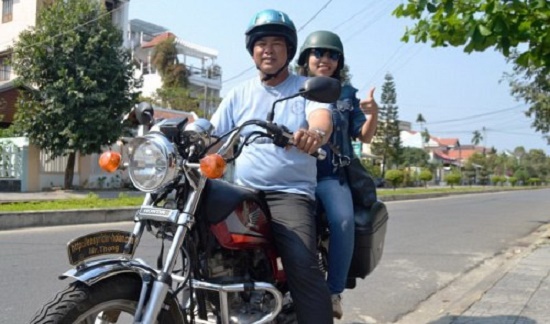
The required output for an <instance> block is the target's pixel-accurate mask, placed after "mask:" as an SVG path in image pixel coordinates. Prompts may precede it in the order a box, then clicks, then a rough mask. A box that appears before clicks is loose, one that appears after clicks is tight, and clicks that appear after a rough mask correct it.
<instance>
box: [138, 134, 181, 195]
mask: <svg viewBox="0 0 550 324" xmlns="http://www.w3.org/2000/svg"><path fill="white" fill-rule="evenodd" d="M131 147H132V150H131V154H130V160H129V165H128V174H129V175H130V180H132V183H133V184H134V186H135V187H136V188H137V189H139V190H141V191H144V192H155V191H157V190H158V189H161V188H163V187H165V186H166V185H167V184H169V183H171V182H172V181H174V180H175V179H176V178H177V177H178V165H179V160H180V157H179V154H178V152H177V150H176V148H175V146H174V144H173V143H171V142H170V141H169V140H168V139H167V138H166V137H164V135H162V134H159V133H149V134H147V135H145V136H141V137H137V138H136V139H134V140H133V141H132V144H131Z"/></svg>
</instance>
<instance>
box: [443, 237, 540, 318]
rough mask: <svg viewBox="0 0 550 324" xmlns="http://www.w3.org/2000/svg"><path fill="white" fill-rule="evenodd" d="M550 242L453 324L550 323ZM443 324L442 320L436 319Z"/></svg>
mask: <svg viewBox="0 0 550 324" xmlns="http://www.w3.org/2000/svg"><path fill="white" fill-rule="evenodd" d="M549 274H550V245H549V244H544V245H541V246H540V247H538V248H537V249H535V250H534V251H533V252H531V253H530V254H529V255H527V256H525V257H523V258H522V259H521V260H520V261H519V262H518V263H517V264H516V265H515V266H514V267H513V268H512V269H511V270H510V271H508V272H507V273H506V274H505V275H504V276H503V277H502V278H501V279H500V280H498V282H497V283H496V284H495V285H494V286H493V287H491V289H489V290H488V291H487V292H486V293H485V294H484V295H483V297H482V298H481V299H480V300H478V301H477V302H475V303H474V304H473V305H472V306H471V307H470V308H469V309H467V310H466V311H465V312H464V313H462V314H461V315H460V316H456V317H455V318H454V319H453V320H452V321H451V322H450V323H452V324H466V323H468V324H475V323H479V324H482V323H483V324H489V323H491V324H505V323H510V324H512V323H514V324H543V323H550V276H549ZM435 323H440V322H435Z"/></svg>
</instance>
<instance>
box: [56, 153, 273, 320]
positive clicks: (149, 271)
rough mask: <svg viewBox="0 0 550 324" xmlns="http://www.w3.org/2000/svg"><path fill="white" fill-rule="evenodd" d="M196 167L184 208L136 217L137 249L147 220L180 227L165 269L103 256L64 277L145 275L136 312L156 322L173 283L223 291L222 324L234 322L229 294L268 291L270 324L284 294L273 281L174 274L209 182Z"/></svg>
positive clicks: (189, 168)
mask: <svg viewBox="0 0 550 324" xmlns="http://www.w3.org/2000/svg"><path fill="white" fill-rule="evenodd" d="M196 168H198V164H194V163H187V164H186V165H185V166H184V173H185V178H186V179H187V180H186V181H189V185H190V186H191V188H192V190H190V192H189V195H188V197H187V201H186V202H185V205H184V208H183V209H182V211H179V210H177V209H174V210H171V213H170V215H167V216H163V215H152V214H140V213H139V212H137V213H136V215H135V217H134V221H135V225H134V228H133V230H132V234H133V236H134V237H135V243H134V245H135V249H137V247H138V246H139V243H140V240H141V237H142V235H143V233H144V231H145V228H146V222H147V221H157V222H159V221H160V222H164V223H171V224H174V225H175V226H176V227H175V228H176V230H175V233H174V236H173V238H172V243H171V244H170V247H169V250H168V253H167V254H166V257H165V259H164V262H163V266H162V269H160V270H157V269H154V268H153V267H151V266H149V265H148V264H146V263H145V262H144V261H143V260H140V259H133V258H130V259H127V258H116V259H101V260H96V261H92V262H86V263H83V264H81V265H79V266H77V267H76V268H73V269H70V270H68V271H67V272H65V273H64V274H63V275H61V276H60V279H65V278H68V277H70V278H73V279H75V280H78V281H80V282H83V283H85V284H87V285H93V284H95V283H97V282H99V281H101V280H103V279H106V278H109V277H112V276H116V275H120V274H124V273H136V274H138V275H139V276H140V277H141V278H142V280H143V283H144V284H143V287H142V293H141V296H142V297H140V301H139V304H138V308H137V309H138V311H139V310H143V312H140V313H138V312H136V314H135V319H136V321H135V322H136V323H154V322H155V321H156V318H157V317H158V315H159V313H160V310H161V308H162V305H163V304H164V300H165V298H166V296H167V294H168V292H169V291H170V289H171V288H172V283H174V282H176V283H184V282H186V281H188V282H189V285H190V286H191V287H192V288H193V289H203V290H210V291H216V292H218V293H219V300H220V317H221V318H220V320H221V323H224V324H229V323H230V318H229V301H228V294H229V293H235V292H245V291H251V290H263V291H266V292H268V293H270V294H271V295H272V296H273V297H274V302H275V304H274V308H273V310H272V311H271V312H269V313H268V314H266V315H265V316H263V317H262V318H261V319H260V320H258V321H257V322H255V323H266V322H269V321H272V320H274V319H275V317H276V316H277V315H278V314H279V312H280V311H281V309H282V306H283V295H282V293H281V292H280V291H279V290H278V289H277V288H276V287H274V286H273V285H272V284H270V283H266V282H255V283H254V284H253V285H251V284H249V283H247V284H244V283H243V284H226V285H221V284H214V283H210V282H206V281H201V280H196V279H191V280H189V278H188V276H179V275H176V274H174V273H173V270H174V267H175V265H176V260H177V257H178V252H179V251H180V249H181V247H182V246H183V243H184V241H185V239H186V236H187V233H188V232H189V230H191V229H192V228H193V225H194V224H195V215H196V212H197V209H198V206H199V203H200V200H201V195H202V192H203V189H204V187H205V184H206V178H205V177H204V176H202V175H201V176H200V177H199V178H198V181H197V182H193V180H192V178H193V177H191V176H189V173H190V172H193V169H196ZM153 203H154V201H153V198H152V196H151V194H149V193H148V194H146V196H145V198H144V201H143V203H142V207H152V208H154V206H153ZM143 289H148V290H150V291H143ZM147 293H149V298H148V300H147V301H145V298H144V296H146V295H147ZM182 316H183V315H182ZM196 321H197V320H196ZM197 322H199V323H200V322H204V323H209V322H207V321H201V320H198V321H197Z"/></svg>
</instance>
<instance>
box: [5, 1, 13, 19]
mask: <svg viewBox="0 0 550 324" xmlns="http://www.w3.org/2000/svg"><path fill="white" fill-rule="evenodd" d="M12 19H13V0H2V23H7V22H10V21H12Z"/></svg>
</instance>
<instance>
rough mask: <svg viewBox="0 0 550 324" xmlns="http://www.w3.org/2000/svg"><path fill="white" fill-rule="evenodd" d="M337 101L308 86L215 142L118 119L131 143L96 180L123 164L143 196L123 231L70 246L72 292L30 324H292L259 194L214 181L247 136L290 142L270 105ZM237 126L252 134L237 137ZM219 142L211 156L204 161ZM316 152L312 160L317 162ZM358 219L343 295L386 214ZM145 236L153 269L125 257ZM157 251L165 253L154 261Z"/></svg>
mask: <svg viewBox="0 0 550 324" xmlns="http://www.w3.org/2000/svg"><path fill="white" fill-rule="evenodd" d="M339 92H340V83H339V82H338V81H335V80H334V79H331V78H325V77H316V78H310V79H308V80H307V81H306V82H305V84H304V86H303V88H302V89H301V90H300V91H299V92H298V93H296V94H295V95H293V96H291V97H287V98H282V99H279V100H277V101H276V102H275V103H274V104H273V106H272V107H271V111H270V113H269V114H268V116H267V118H266V120H265V121H264V120H250V121H247V122H245V123H244V124H243V125H240V126H238V127H235V128H234V129H232V130H231V131H229V132H228V133H226V134H224V135H222V136H220V137H219V138H213V137H212V136H211V132H212V125H211V124H210V123H209V122H208V121H207V120H205V119H198V120H196V121H194V122H189V121H188V119H187V118H171V119H164V120H157V121H154V120H153V109H152V107H151V106H150V105H146V104H140V105H138V106H137V107H136V108H135V109H133V110H132V112H131V113H129V114H128V115H126V116H125V119H130V120H134V121H137V123H139V124H140V125H141V126H140V129H141V134H139V136H137V137H135V138H134V139H132V140H131V141H130V142H129V159H128V161H127V162H126V163H123V161H122V160H121V157H120V154H119V153H117V152H112V151H108V152H105V153H104V154H102V156H101V157H100V165H101V166H102V168H103V169H104V170H106V171H110V172H112V171H114V170H117V169H118V168H121V165H122V166H124V165H125V167H126V168H127V170H128V174H129V177H130V179H131V181H132V183H133V185H134V186H135V187H136V188H137V189H138V190H140V191H142V192H145V193H146V195H145V198H144V201H143V204H142V206H141V207H140V208H139V209H138V210H137V212H136V214H135V217H134V222H135V224H134V228H133V230H132V231H131V232H129V231H115V230H109V231H102V232H96V233H91V234H87V235H84V236H81V237H78V238H75V239H73V240H71V241H70V242H69V243H68V244H67V253H68V257H69V262H70V264H71V265H72V266H74V268H72V269H70V270H68V271H67V272H65V273H64V274H63V275H61V276H60V278H61V279H66V278H71V279H73V280H74V281H73V282H72V283H70V284H69V286H68V287H67V288H65V289H64V290H62V291H60V292H59V293H58V294H57V295H56V296H55V297H54V298H53V299H52V300H51V301H49V302H48V303H46V304H45V305H44V306H43V307H42V308H41V309H40V310H39V311H38V312H37V313H36V314H35V316H34V318H33V319H32V321H31V323H224V324H225V323H292V322H295V321H296V320H295V313H294V307H293V304H292V298H291V296H290V295H289V292H288V287H287V283H286V277H285V273H284V268H283V266H282V264H281V262H280V258H279V257H278V255H277V251H276V249H275V247H274V245H273V243H272V240H271V232H270V225H269V217H270V216H269V215H270V213H269V209H268V207H267V204H266V202H265V200H264V197H263V193H262V192H261V191H258V190H253V189H249V188H245V187H241V186H237V185H235V184H232V183H230V182H228V181H225V180H223V179H220V178H221V177H222V175H223V174H224V170H225V168H226V166H227V164H228V163H230V162H231V161H232V160H234V159H235V158H237V157H238V156H239V154H240V152H241V150H242V148H243V147H244V146H245V145H247V144H248V143H251V142H252V141H254V140H256V139H257V138H259V137H267V138H269V139H270V140H271V141H272V142H273V144H274V145H278V146H281V147H286V146H288V145H293V143H292V139H293V137H292V133H291V132H289V131H288V129H286V128H285V127H284V126H282V125H277V124H276V123H273V116H274V113H275V107H276V104H277V102H280V101H283V100H288V99H290V98H294V97H297V96H303V97H305V98H307V99H310V100H314V101H319V102H333V101H335V100H336V99H337V98H338V96H339ZM246 127H255V129H256V130H255V131H253V132H251V133H250V134H248V135H247V136H245V137H244V138H241V136H240V135H241V131H242V130H243V129H244V128H246ZM221 142H224V143H223V145H222V146H221V147H220V148H219V149H218V150H217V153H215V154H208V153H209V151H211V150H212V149H213V147H219V145H220V144H221ZM323 153H324V151H318V152H316V153H314V155H315V156H317V157H318V158H323V156H324V154H323ZM369 214H370V215H374V217H370V218H371V220H370V221H369V222H370V223H371V225H370V227H369V228H370V229H369V230H368V233H366V232H365V233H366V234H365V233H364V231H363V232H361V228H359V229H360V231H359V232H357V233H358V235H359V236H361V237H360V238H359V239H356V249H355V253H354V254H356V256H355V255H354V262H355V263H354V265H352V269H350V280H348V286H349V287H351V286H355V278H358V277H362V278H364V277H365V276H366V275H367V274H368V273H369V272H370V271H372V269H373V268H374V267H375V266H376V264H377V263H378V260H379V259H380V257H381V254H382V250H383V236H384V235H385V226H386V225H385V224H386V222H385V220H387V211H386V208H385V206H384V204H383V203H382V202H378V203H377V204H375V205H374V206H373V207H372V208H371V210H370V211H369ZM372 219H375V221H372ZM374 223H376V225H374ZM364 225H365V224H364ZM365 226H366V225H365ZM324 228H325V230H323V231H320V233H321V234H319V235H318V236H319V261H320V267H322V269H326V260H327V258H328V255H327V249H326V247H327V245H328V239H329V237H330V236H329V234H328V232H327V231H326V226H325V227H324ZM373 229H375V230H373ZM145 231H147V232H150V233H152V234H153V235H154V236H155V237H156V238H159V239H162V242H163V245H162V249H161V251H160V253H159V254H160V255H159V259H158V265H157V267H156V268H155V267H153V266H150V265H149V264H147V263H146V262H145V261H143V260H142V259H139V258H135V257H134V254H135V251H136V249H137V248H138V246H139V244H140V240H141V238H142V236H143V234H144V232H145ZM363 236H365V238H363ZM164 241H169V242H171V243H170V244H169V247H168V252H167V253H166V255H164Z"/></svg>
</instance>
